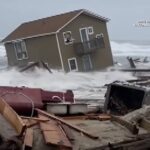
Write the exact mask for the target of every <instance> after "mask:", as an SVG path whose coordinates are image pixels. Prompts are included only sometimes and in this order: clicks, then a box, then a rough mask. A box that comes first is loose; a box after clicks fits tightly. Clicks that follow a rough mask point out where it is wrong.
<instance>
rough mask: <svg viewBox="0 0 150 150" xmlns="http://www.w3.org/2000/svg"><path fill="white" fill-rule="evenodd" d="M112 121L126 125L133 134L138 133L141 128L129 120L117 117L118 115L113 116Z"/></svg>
mask: <svg viewBox="0 0 150 150" xmlns="http://www.w3.org/2000/svg"><path fill="white" fill-rule="evenodd" d="M111 121H116V122H117V123H119V124H121V125H122V126H124V127H126V128H127V129H128V130H129V131H130V132H131V133H132V134H138V132H139V129H138V128H137V126H136V125H133V124H131V123H130V122H127V121H126V120H124V119H122V118H120V117H117V116H113V115H112V116H111Z"/></svg>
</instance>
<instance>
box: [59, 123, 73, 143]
mask: <svg viewBox="0 0 150 150" xmlns="http://www.w3.org/2000/svg"><path fill="white" fill-rule="evenodd" d="M61 126H62V128H63V130H64V132H65V133H66V135H67V137H68V139H69V140H70V141H74V140H75V137H74V135H73V133H72V132H71V129H70V128H69V127H68V126H66V125H64V124H61Z"/></svg>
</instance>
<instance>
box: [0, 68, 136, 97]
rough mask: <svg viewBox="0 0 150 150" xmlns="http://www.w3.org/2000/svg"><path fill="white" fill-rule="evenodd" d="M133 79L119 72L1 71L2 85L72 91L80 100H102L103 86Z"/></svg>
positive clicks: (129, 75) (0, 80) (127, 74)
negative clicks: (116, 81)
mask: <svg viewBox="0 0 150 150" xmlns="http://www.w3.org/2000/svg"><path fill="white" fill-rule="evenodd" d="M131 78H134V77H132V75H131V74H129V73H124V72H123V73H122V72H118V71H103V72H92V73H80V72H70V73H67V74H66V73H63V72H61V71H56V70H53V73H52V74H50V73H49V72H48V71H46V70H43V69H36V70H35V71H34V72H23V73H20V72H18V71H17V70H16V69H12V70H3V71H0V85H3V86H27V87H37V88H43V89H46V90H52V91H65V90H67V89H71V90H73V91H74V93H75V97H78V98H101V92H102V91H101V87H102V86H103V85H105V84H108V83H111V82H113V81H115V80H121V81H124V80H127V79H131ZM103 94H104V93H103Z"/></svg>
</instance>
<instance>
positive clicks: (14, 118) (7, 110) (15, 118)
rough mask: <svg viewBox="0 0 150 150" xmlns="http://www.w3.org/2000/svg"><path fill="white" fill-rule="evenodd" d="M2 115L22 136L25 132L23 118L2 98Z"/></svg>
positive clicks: (0, 109) (0, 110)
mask: <svg viewBox="0 0 150 150" xmlns="http://www.w3.org/2000/svg"><path fill="white" fill-rule="evenodd" d="M0 113H1V114H2V115H3V116H4V117H5V118H6V120H7V121H8V122H9V123H10V124H11V125H12V126H13V127H14V128H15V129H16V131H17V133H18V134H19V135H21V134H22V133H23V132H24V130H25V124H24V123H23V120H22V119H21V117H20V116H19V115H18V114H17V113H16V112H15V111H14V110H13V109H12V108H11V107H10V106H9V105H8V104H7V103H6V102H5V101H4V100H3V99H2V98H0Z"/></svg>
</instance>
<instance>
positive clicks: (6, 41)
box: [2, 32, 57, 44]
mask: <svg viewBox="0 0 150 150" xmlns="http://www.w3.org/2000/svg"><path fill="white" fill-rule="evenodd" d="M56 33H57V32H51V33H44V34H37V35H34V36H28V37H22V38H16V39H13V40H5V39H4V40H2V43H4V44H5V43H11V42H14V41H17V40H25V39H31V38H36V37H41V36H47V35H53V34H56Z"/></svg>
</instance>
